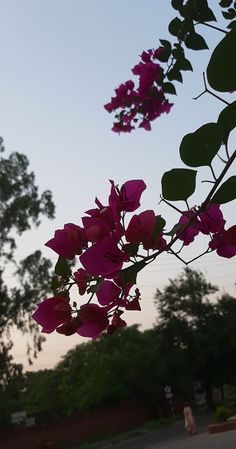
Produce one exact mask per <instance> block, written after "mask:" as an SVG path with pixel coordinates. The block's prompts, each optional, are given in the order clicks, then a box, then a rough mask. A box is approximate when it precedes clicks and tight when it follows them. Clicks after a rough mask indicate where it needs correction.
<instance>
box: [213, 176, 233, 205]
mask: <svg viewBox="0 0 236 449" xmlns="http://www.w3.org/2000/svg"><path fill="white" fill-rule="evenodd" d="M235 199H236V176H231V178H229V179H227V181H225V182H224V184H222V186H220V188H219V189H218V190H217V192H216V193H215V195H214V196H213V198H212V199H211V202H212V203H218V204H224V203H228V202H229V201H233V200H235Z"/></svg>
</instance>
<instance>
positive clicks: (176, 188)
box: [161, 168, 197, 201]
mask: <svg viewBox="0 0 236 449" xmlns="http://www.w3.org/2000/svg"><path fill="white" fill-rule="evenodd" d="M196 174H197V172H196V170H189V169H187V168H173V169H172V170H170V171H167V172H165V173H164V175H163V176H162V180H161V184H162V196H163V198H165V199H166V200H169V201H179V200H184V201H186V200H187V199H188V198H189V197H190V196H191V195H192V194H193V193H194V191H195V187H196Z"/></svg>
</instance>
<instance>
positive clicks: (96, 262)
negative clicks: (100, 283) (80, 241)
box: [80, 237, 127, 279]
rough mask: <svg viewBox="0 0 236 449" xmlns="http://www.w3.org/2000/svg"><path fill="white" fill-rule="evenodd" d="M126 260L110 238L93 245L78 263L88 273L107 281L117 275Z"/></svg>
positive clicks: (124, 255) (125, 256)
mask: <svg viewBox="0 0 236 449" xmlns="http://www.w3.org/2000/svg"><path fill="white" fill-rule="evenodd" d="M126 260H127V255H126V254H125V253H124V252H123V251H121V250H120V249H119V248H118V247H117V244H116V242H114V241H113V240H112V239H111V238H110V237H105V238H104V239H103V240H101V241H100V242H97V243H95V244H94V245H93V246H91V247H90V248H88V249H87V250H86V251H84V253H83V254H82V255H81V256H80V262H81V263H82V265H83V267H84V268H85V270H86V271H87V272H88V273H90V274H91V275H93V276H103V277H106V278H108V279H110V278H113V277H114V276H115V275H116V274H117V273H119V271H120V270H121V268H122V265H123V263H124V262H125V261H126Z"/></svg>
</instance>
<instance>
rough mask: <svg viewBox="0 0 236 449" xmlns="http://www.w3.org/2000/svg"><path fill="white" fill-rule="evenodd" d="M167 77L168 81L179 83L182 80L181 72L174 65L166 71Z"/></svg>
mask: <svg viewBox="0 0 236 449" xmlns="http://www.w3.org/2000/svg"><path fill="white" fill-rule="evenodd" d="M167 78H168V80H170V81H173V80H175V81H179V82H180V83H182V82H183V77H182V75H181V72H180V71H179V70H176V69H175V67H173V69H171V70H170V71H169V72H168V73H167Z"/></svg>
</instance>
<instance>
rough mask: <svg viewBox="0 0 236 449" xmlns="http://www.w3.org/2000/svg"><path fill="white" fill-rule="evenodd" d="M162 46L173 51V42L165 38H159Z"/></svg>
mask: <svg viewBox="0 0 236 449" xmlns="http://www.w3.org/2000/svg"><path fill="white" fill-rule="evenodd" d="M159 40H160V43H161V45H162V47H164V48H166V50H168V51H169V52H171V43H170V42H169V41H167V40H165V39H159Z"/></svg>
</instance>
